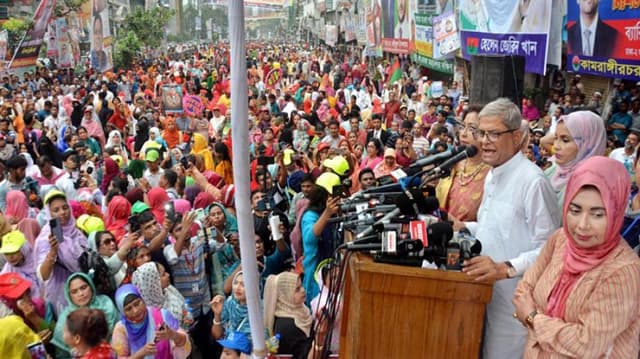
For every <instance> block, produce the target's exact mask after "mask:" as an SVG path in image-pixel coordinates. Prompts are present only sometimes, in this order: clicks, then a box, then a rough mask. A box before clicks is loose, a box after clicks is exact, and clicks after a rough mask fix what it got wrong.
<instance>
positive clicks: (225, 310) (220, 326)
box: [210, 271, 251, 340]
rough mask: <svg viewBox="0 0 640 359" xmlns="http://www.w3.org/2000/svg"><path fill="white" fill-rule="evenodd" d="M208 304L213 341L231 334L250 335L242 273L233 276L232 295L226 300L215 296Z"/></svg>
mask: <svg viewBox="0 0 640 359" xmlns="http://www.w3.org/2000/svg"><path fill="white" fill-rule="evenodd" d="M210 304H211V311H212V312H213V326H212V327H211V335H212V336H213V338H214V339H216V340H217V339H220V338H222V337H224V336H226V334H229V333H231V332H243V333H245V334H249V335H250V334H251V328H250V326H249V311H248V308H247V295H246V293H245V290H244V278H243V275H242V271H239V272H237V273H236V274H235V275H234V276H233V282H232V295H231V296H229V297H228V298H227V299H226V300H225V299H224V296H222V295H217V296H215V297H214V298H213V299H212V300H211V303H210Z"/></svg>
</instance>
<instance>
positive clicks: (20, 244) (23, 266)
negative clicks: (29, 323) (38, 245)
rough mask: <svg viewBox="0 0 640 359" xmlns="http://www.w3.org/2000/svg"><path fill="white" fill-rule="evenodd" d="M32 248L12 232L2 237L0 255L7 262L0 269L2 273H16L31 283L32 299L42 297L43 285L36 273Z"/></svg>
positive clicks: (22, 236)
mask: <svg viewBox="0 0 640 359" xmlns="http://www.w3.org/2000/svg"><path fill="white" fill-rule="evenodd" d="M32 248H33V247H31V244H30V243H29V242H27V240H26V238H25V236H24V234H22V233H21V232H20V231H12V232H9V233H7V234H5V235H4V236H2V245H1V246H0V253H2V255H3V256H4V258H5V260H6V261H7V262H6V263H5V264H4V267H2V272H0V274H4V273H17V274H19V275H20V276H21V277H22V278H25V279H27V280H29V281H30V282H31V293H32V295H33V297H34V298H41V297H42V296H43V295H44V284H43V283H42V281H41V280H40V278H38V274H37V273H36V258H35V255H34V253H33V249H32Z"/></svg>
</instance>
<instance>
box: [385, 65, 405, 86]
mask: <svg viewBox="0 0 640 359" xmlns="http://www.w3.org/2000/svg"><path fill="white" fill-rule="evenodd" d="M401 79H402V69H400V60H398V59H396V62H394V63H393V66H392V67H391V74H390V75H389V80H388V81H387V84H392V83H394V82H396V81H399V80H401Z"/></svg>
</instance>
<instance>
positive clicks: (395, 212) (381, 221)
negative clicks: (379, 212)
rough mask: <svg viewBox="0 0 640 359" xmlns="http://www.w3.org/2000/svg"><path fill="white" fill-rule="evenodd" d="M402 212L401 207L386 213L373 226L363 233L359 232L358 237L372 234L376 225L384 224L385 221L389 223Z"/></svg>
mask: <svg viewBox="0 0 640 359" xmlns="http://www.w3.org/2000/svg"><path fill="white" fill-rule="evenodd" d="M400 212H401V210H400V208H396V209H394V210H393V211H391V212H389V213H387V214H385V215H384V217H382V218H380V219H379V220H378V221H377V222H376V223H374V224H373V226H371V227H369V228H367V229H365V230H364V231H362V232H361V233H358V234H357V235H356V239H362V238H364V237H366V236H368V235H369V234H371V233H372V232H373V231H374V227H376V226H380V225H383V226H384V224H385V223H388V222H389V221H390V220H391V218H393V217H395V216H397V215H399V214H400Z"/></svg>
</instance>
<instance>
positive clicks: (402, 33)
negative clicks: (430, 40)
mask: <svg viewBox="0 0 640 359" xmlns="http://www.w3.org/2000/svg"><path fill="white" fill-rule="evenodd" d="M415 5H416V2H415V1H409V0H381V9H382V27H381V30H382V49H383V50H384V51H387V52H391V53H394V54H408V53H410V52H412V45H413V43H414V41H415V37H416V36H415V31H416V30H415V22H412V21H411V19H412V15H413V14H414V13H415V12H416V8H415ZM411 6H413V8H411Z"/></svg>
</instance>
